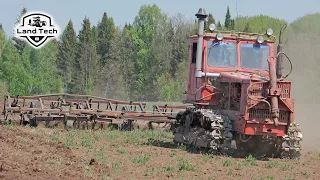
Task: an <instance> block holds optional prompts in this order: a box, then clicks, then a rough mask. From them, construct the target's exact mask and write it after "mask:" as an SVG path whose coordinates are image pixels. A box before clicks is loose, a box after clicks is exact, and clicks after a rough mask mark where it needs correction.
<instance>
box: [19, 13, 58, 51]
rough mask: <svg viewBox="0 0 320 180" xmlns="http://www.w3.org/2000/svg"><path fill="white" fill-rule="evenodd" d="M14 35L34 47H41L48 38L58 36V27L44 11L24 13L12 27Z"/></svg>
mask: <svg viewBox="0 0 320 180" xmlns="http://www.w3.org/2000/svg"><path fill="white" fill-rule="evenodd" d="M14 32H15V33H14V34H15V37H17V38H19V39H23V40H25V41H27V42H29V44H30V45H31V46H33V47H35V48H41V47H42V46H44V45H45V44H46V42H49V41H50V40H52V39H54V38H56V37H58V35H59V33H60V29H59V27H58V26H57V25H56V24H55V23H54V21H53V18H52V17H50V16H49V15H48V14H46V13H39V12H32V13H30V12H29V13H26V14H25V15H23V16H22V17H21V19H20V23H19V24H18V25H16V26H15V28H14Z"/></svg>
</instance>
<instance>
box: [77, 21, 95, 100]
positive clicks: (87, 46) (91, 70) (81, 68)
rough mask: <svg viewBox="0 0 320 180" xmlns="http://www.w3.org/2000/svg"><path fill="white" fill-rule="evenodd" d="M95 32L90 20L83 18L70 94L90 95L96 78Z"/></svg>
mask: <svg viewBox="0 0 320 180" xmlns="http://www.w3.org/2000/svg"><path fill="white" fill-rule="evenodd" d="M94 32H95V30H94V28H91V23H90V20H89V19H88V18H87V17H85V19H84V20H83V23H82V29H81V30H80V32H79V42H78V43H77V50H76V58H75V61H74V64H73V70H72V81H71V84H72V89H71V92H72V93H80V94H91V93H92V91H93V86H94V84H95V80H96V79H95V78H96V74H97V71H96V67H97V60H98V56H97V50H96V43H95V42H96V40H95V37H96V35H95V33H94Z"/></svg>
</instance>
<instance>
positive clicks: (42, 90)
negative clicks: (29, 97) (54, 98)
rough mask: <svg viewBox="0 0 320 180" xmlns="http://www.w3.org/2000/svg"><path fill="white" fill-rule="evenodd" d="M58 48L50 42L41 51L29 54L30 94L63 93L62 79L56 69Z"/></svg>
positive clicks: (54, 42)
mask: <svg viewBox="0 0 320 180" xmlns="http://www.w3.org/2000/svg"><path fill="white" fill-rule="evenodd" d="M58 47H59V45H58V43H57V42H56V41H50V42H48V43H47V44H46V45H45V46H44V47H42V48H41V49H38V50H33V51H32V52H30V64H31V67H32V68H31V69H32V70H31V75H32V82H33V83H32V84H33V85H32V87H31V89H30V90H31V92H30V93H31V94H47V93H60V92H62V91H63V84H62V79H61V77H60V76H59V75H58V69H57V68H56V67H57V66H56V63H57V56H58V52H59V50H58ZM28 48H29V47H28ZM27 53H28V52H27ZM28 69H29V68H28Z"/></svg>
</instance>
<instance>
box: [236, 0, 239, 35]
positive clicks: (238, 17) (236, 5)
mask: <svg viewBox="0 0 320 180" xmlns="http://www.w3.org/2000/svg"><path fill="white" fill-rule="evenodd" d="M236 11H237V19H238V20H239V15H238V0H236ZM237 31H239V25H238V23H237Z"/></svg>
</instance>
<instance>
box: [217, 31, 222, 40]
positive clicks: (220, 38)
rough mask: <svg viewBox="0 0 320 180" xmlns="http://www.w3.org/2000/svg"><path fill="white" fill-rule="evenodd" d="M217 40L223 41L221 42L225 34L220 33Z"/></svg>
mask: <svg viewBox="0 0 320 180" xmlns="http://www.w3.org/2000/svg"><path fill="white" fill-rule="evenodd" d="M217 39H218V40H219V41H221V40H222V39H223V34H222V33H218V34H217Z"/></svg>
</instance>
